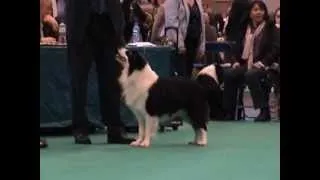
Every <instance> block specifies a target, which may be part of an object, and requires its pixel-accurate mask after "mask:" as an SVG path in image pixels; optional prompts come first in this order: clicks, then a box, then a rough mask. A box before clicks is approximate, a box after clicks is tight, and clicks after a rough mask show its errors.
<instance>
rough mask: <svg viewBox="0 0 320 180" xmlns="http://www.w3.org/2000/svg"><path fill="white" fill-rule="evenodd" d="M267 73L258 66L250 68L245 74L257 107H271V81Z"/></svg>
mask: <svg viewBox="0 0 320 180" xmlns="http://www.w3.org/2000/svg"><path fill="white" fill-rule="evenodd" d="M267 75H268V72H267V71H266V70H262V69H256V68H252V69H250V70H248V71H247V72H246V74H245V81H246V84H247V85H248V87H249V89H250V94H251V97H252V101H253V105H254V108H255V109H261V108H268V107H269V94H270V82H269V78H268V77H267Z"/></svg>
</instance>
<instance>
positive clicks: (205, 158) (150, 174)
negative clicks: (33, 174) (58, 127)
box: [40, 122, 280, 180]
mask: <svg viewBox="0 0 320 180" xmlns="http://www.w3.org/2000/svg"><path fill="white" fill-rule="evenodd" d="M192 138H193V133H192V129H191V128H190V126H188V125H184V126H183V127H181V128H180V129H179V130H178V131H175V132H165V133H163V134H158V135H157V137H156V138H155V139H154V142H153V144H152V147H151V148H149V149H138V148H131V147H129V146H127V145H107V144H105V137H104V136H103V135H93V136H91V139H92V141H93V143H94V144H93V145H89V146H85V145H75V144H73V139H72V138H71V137H57V138H53V137H50V138H47V140H48V143H49V148H47V149H41V150H40V164H41V165H40V172H41V175H40V177H41V178H40V179H41V180H109V179H110V180H279V179H280V123H277V122H271V123H252V122H213V123H210V125H209V134H208V138H209V145H208V147H194V146H188V145H185V143H186V142H188V141H189V140H191V139H192Z"/></svg>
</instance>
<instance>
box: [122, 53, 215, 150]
mask: <svg viewBox="0 0 320 180" xmlns="http://www.w3.org/2000/svg"><path fill="white" fill-rule="evenodd" d="M121 53H122V55H121V54H118V55H117V57H116V60H117V61H118V62H119V63H120V64H121V66H122V71H121V75H120V77H119V78H118V81H119V83H120V86H121V89H122V100H123V101H124V102H125V104H126V105H127V106H128V107H129V109H130V110H131V111H132V112H133V114H134V115H135V117H136V118H137V120H138V126H139V130H138V136H137V138H136V140H135V141H133V142H132V143H131V144H130V145H131V146H138V147H149V146H150V144H151V138H152V135H154V134H155V133H156V132H157V130H158V124H159V122H160V123H161V122H163V121H168V120H169V119H172V118H173V117H175V116H181V115H186V117H187V118H186V121H187V122H189V123H190V124H191V126H192V128H193V130H194V132H195V138H194V140H193V141H191V142H190V143H189V144H191V145H199V146H205V145H207V122H208V120H209V116H208V115H209V106H208V104H209V102H208V94H209V93H212V92H213V93H215V88H218V87H217V85H216V84H218V82H217V81H218V79H217V77H216V75H215V74H216V73H215V68H214V66H212V67H208V68H204V69H203V71H200V72H199V75H198V77H197V80H196V81H193V80H187V79H180V78H177V77H172V78H161V77H159V76H158V75H157V73H155V72H154V71H153V70H152V69H151V67H150V65H149V64H148V62H147V61H146V59H145V58H143V57H142V56H141V55H140V54H139V53H138V52H136V51H125V52H121ZM208 83H209V84H211V83H213V84H214V85H208ZM211 100H212V101H214V100H215V96H212V98H210V101H211ZM211 103H214V102H211Z"/></svg>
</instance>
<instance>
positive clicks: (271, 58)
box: [261, 27, 280, 66]
mask: <svg viewBox="0 0 320 180" xmlns="http://www.w3.org/2000/svg"><path fill="white" fill-rule="evenodd" d="M270 37H271V38H270V43H271V45H270V51H268V52H267V54H266V56H265V57H264V58H263V59H262V60H261V62H262V63H263V64H264V65H265V66H271V65H272V63H274V62H275V61H276V60H277V58H278V57H280V34H279V33H278V32H276V30H275V28H274V27H273V28H272V29H271V30H270Z"/></svg>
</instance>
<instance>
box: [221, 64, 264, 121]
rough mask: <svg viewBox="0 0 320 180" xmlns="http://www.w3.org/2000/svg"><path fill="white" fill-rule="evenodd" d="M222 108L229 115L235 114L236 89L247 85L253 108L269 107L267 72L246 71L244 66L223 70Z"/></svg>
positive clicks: (257, 70)
mask: <svg viewBox="0 0 320 180" xmlns="http://www.w3.org/2000/svg"><path fill="white" fill-rule="evenodd" d="M223 76H224V91H223V107H224V109H225V111H226V112H227V113H229V114H231V115H234V114H235V109H236V105H237V94H238V89H239V88H242V87H243V85H244V84H247V85H248V87H249V89H250V94H251V97H252V100H253V104H254V108H256V109H258V108H267V107H269V93H270V83H269V80H268V78H267V71H265V70H260V69H255V68H253V69H250V70H247V67H246V66H241V67H238V68H235V69H233V68H225V69H224V73H223Z"/></svg>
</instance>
